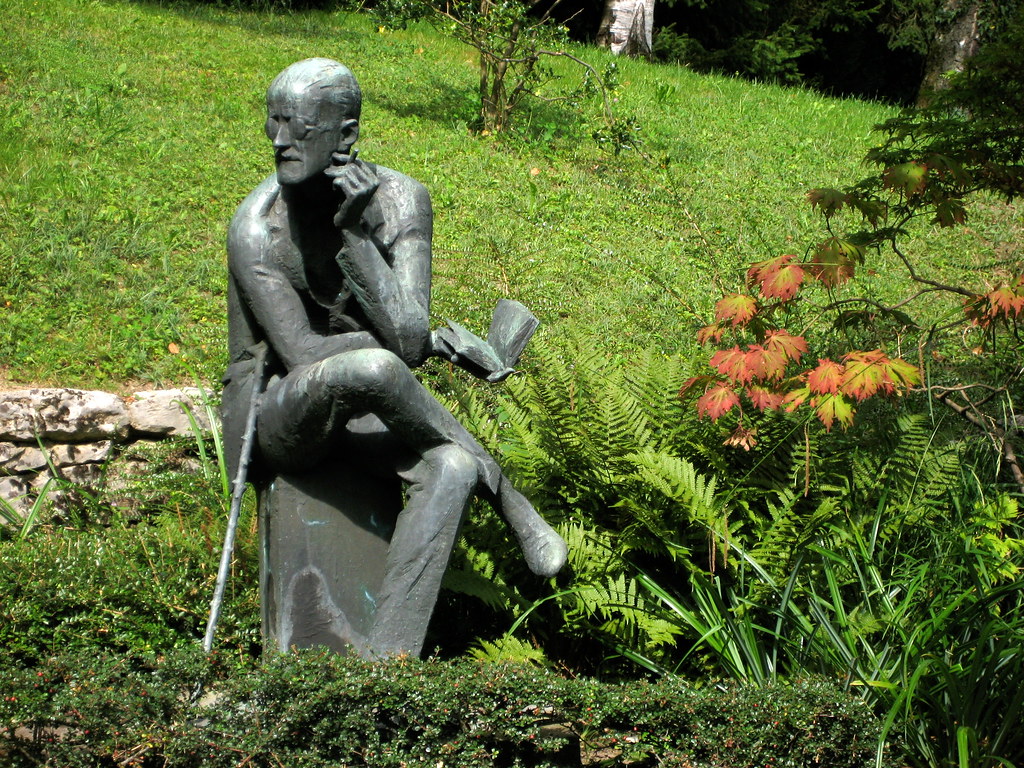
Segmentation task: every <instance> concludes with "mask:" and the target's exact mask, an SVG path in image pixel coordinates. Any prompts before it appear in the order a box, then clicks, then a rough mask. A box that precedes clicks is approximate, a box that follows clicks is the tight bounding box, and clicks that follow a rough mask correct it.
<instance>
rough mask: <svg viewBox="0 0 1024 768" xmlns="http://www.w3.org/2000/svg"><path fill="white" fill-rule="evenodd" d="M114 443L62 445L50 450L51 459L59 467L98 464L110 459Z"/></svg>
mask: <svg viewBox="0 0 1024 768" xmlns="http://www.w3.org/2000/svg"><path fill="white" fill-rule="evenodd" d="M113 450H114V443H113V442H112V441H110V440H102V441H100V442H98V443H62V444H60V445H55V446H53V447H52V448H51V449H50V458H51V460H52V461H53V463H54V464H56V465H57V466H58V467H68V466H71V465H72V464H98V463H102V462H104V461H106V460H107V459H108V458H110V454H111V453H112V452H113Z"/></svg>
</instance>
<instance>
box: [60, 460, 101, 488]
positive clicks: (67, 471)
mask: <svg viewBox="0 0 1024 768" xmlns="http://www.w3.org/2000/svg"><path fill="white" fill-rule="evenodd" d="M59 471H60V475H61V479H63V480H67V481H69V482H72V483H74V484H75V485H84V486H88V487H95V486H97V485H99V482H100V481H101V480H102V479H103V467H101V466H100V465H99V464H72V465H70V466H68V467H61V468H60V470H59Z"/></svg>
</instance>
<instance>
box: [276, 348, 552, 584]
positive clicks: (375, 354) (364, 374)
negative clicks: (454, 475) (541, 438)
mask: <svg viewBox="0 0 1024 768" xmlns="http://www.w3.org/2000/svg"><path fill="white" fill-rule="evenodd" d="M363 411H369V412H371V413H374V414H375V415H376V416H377V417H378V418H379V419H380V420H381V421H382V422H384V424H385V425H387V427H388V429H389V430H391V432H393V433H394V434H395V435H396V436H397V437H398V438H399V440H401V441H402V442H403V443H405V444H406V445H408V446H409V447H410V448H411V449H412V450H414V451H415V452H417V453H418V454H420V455H421V456H422V455H423V454H424V452H425V451H427V450H428V449H430V448H434V447H437V446H440V445H458V446H460V447H461V448H462V449H463V450H464V451H466V452H467V453H469V454H470V455H471V456H472V457H473V458H474V459H475V461H476V463H477V469H478V478H479V484H480V486H482V488H484V489H486V491H487V492H488V493H487V495H488V496H489V497H490V499H491V500H492V501H494V503H495V505H496V506H497V507H498V509H499V511H500V512H501V513H502V514H503V515H504V516H505V518H506V519H507V520H508V521H509V523H510V524H511V525H512V528H513V530H514V532H515V534H516V537H517V539H518V540H519V542H520V544H521V545H522V547H523V552H524V554H525V556H526V560H527V564H528V565H529V566H530V568H531V570H533V571H534V572H535V573H539V574H542V575H545V576H550V575H554V573H556V572H557V571H558V570H559V569H560V568H561V566H562V564H563V563H564V562H565V544H564V542H563V541H562V540H561V538H560V537H559V536H558V535H557V534H556V533H555V532H554V531H553V530H552V529H551V527H550V526H549V525H548V524H547V523H546V522H544V520H543V519H542V518H541V517H540V516H539V515H538V514H537V513H536V511H535V510H534V509H533V507H532V505H531V504H530V503H529V501H527V499H526V498H525V497H524V496H523V495H522V494H520V493H519V492H518V491H516V490H515V489H514V488H513V487H512V485H511V483H509V481H508V480H507V479H506V478H505V477H504V475H503V474H502V472H501V468H500V467H499V466H498V464H497V462H495V461H494V459H493V458H492V457H491V456H490V455H489V454H488V453H487V451H485V450H484V449H483V447H482V446H481V445H480V444H479V443H478V442H477V441H476V439H475V438H474V437H473V436H472V435H471V434H470V433H469V432H468V431H467V430H466V429H465V427H463V426H462V425H461V424H460V423H459V422H458V420H457V419H456V418H455V417H454V416H452V414H451V413H449V412H448V410H447V409H446V408H445V407H444V406H442V405H441V404H440V403H439V402H437V400H435V399H434V397H433V396H432V395H431V394H430V393H429V392H427V390H426V389H424V388H423V385H422V384H420V382H419V381H418V380H417V379H416V377H415V376H414V375H413V374H412V372H411V371H410V370H409V369H408V367H406V365H405V363H403V362H402V361H401V359H399V358H398V357H397V356H396V355H394V354H392V353H391V352H388V351H387V350H383V349H362V350H356V351H353V352H346V353H343V354H340V355H336V356H334V357H332V358H329V359H327V360H323V361H321V362H319V363H314V364H313V365H310V366H307V367H306V368H304V369H302V370H299V371H293V372H292V373H291V374H289V375H288V376H287V377H285V378H284V379H282V380H280V381H278V382H276V383H274V384H272V385H271V386H270V387H269V388H268V390H267V392H266V393H265V394H264V397H263V401H262V406H261V410H260V417H259V426H258V430H257V434H258V436H259V443H260V449H261V451H262V453H263V455H264V457H266V458H267V459H269V461H270V462H271V464H273V465H275V466H279V467H287V468H298V469H301V468H302V465H303V462H306V463H308V462H310V461H311V460H315V459H318V458H320V457H321V456H322V454H323V451H324V450H325V449H329V447H330V446H331V444H332V443H336V442H337V441H338V440H339V439H340V436H341V435H342V433H343V430H344V427H345V424H346V423H347V422H348V420H349V418H351V416H352V415H354V414H356V413H360V412H363Z"/></svg>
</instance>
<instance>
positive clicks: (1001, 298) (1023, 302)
mask: <svg viewBox="0 0 1024 768" xmlns="http://www.w3.org/2000/svg"><path fill="white" fill-rule="evenodd" d="M988 303H989V304H990V305H991V306H992V310H991V312H992V313H993V314H994V315H995V316H996V317H998V316H999V315H1003V316H1005V317H1006V318H1007V319H1010V318H1015V317H1018V316H1019V315H1020V313H1021V312H1022V311H1024V296H1021V295H1020V294H1019V293H1017V292H1016V291H1015V290H1014V289H1013V288H1010V287H1009V286H1003V287H1002V288H997V289H996V290H994V291H991V292H990V293H989V294H988Z"/></svg>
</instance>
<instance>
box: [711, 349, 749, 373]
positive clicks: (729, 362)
mask: <svg viewBox="0 0 1024 768" xmlns="http://www.w3.org/2000/svg"><path fill="white" fill-rule="evenodd" d="M708 362H709V363H710V364H711V367H712V368H714V369H715V370H716V371H718V372H719V373H720V374H722V375H723V376H725V377H726V378H728V379H731V380H732V381H739V380H740V376H741V375H742V369H743V366H744V365H745V364H746V353H745V352H744V351H743V350H742V349H740V348H739V347H738V346H734V347H732V348H731V349H720V350H718V351H717V352H715V354H713V355H712V356H711V360H709V361H708Z"/></svg>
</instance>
